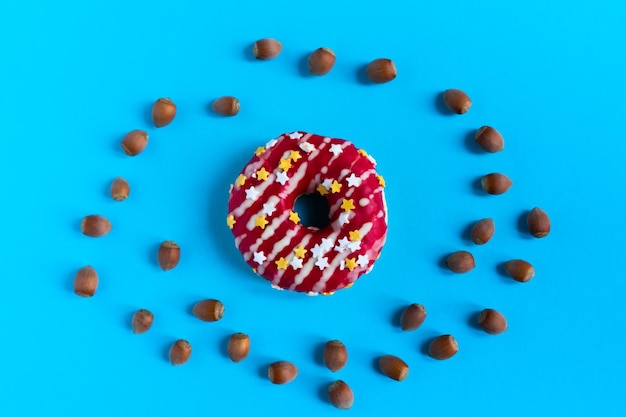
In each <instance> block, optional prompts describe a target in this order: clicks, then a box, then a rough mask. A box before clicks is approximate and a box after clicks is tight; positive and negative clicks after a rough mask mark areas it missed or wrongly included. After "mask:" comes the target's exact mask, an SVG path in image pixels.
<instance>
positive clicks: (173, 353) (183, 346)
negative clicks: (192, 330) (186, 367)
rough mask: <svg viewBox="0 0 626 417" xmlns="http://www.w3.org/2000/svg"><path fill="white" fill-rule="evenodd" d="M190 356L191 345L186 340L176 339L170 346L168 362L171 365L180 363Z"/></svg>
mask: <svg viewBox="0 0 626 417" xmlns="http://www.w3.org/2000/svg"><path fill="white" fill-rule="evenodd" d="M190 356H191V345H190V344H189V342H188V341H186V340H182V339H180V340H177V341H176V342H174V344H173V345H172V347H171V348H170V362H171V363H172V365H182V364H184V363H185V362H187V361H188V360H189V357H190Z"/></svg>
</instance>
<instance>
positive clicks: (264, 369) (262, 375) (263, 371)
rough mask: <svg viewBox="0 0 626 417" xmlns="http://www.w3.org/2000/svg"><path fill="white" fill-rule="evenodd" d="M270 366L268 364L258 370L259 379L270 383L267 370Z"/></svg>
mask: <svg viewBox="0 0 626 417" xmlns="http://www.w3.org/2000/svg"><path fill="white" fill-rule="evenodd" d="M269 366H270V364H269V363H267V364H265V365H261V366H259V367H258V368H257V375H258V377H259V378H261V379H266V380H268V381H269V377H268V376H267V369H268V368H269Z"/></svg>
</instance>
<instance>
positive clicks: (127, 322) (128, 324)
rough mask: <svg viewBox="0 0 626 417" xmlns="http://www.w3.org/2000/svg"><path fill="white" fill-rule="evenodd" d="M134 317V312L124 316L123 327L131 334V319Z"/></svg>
mask: <svg viewBox="0 0 626 417" xmlns="http://www.w3.org/2000/svg"><path fill="white" fill-rule="evenodd" d="M134 316H135V311H131V312H129V313H126V314H125V315H124V323H123V326H124V328H125V329H126V330H129V331H130V332H131V333H132V332H133V317H134Z"/></svg>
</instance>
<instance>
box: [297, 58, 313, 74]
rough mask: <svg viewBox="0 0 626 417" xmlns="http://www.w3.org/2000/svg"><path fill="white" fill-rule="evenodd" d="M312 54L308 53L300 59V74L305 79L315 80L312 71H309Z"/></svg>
mask: <svg viewBox="0 0 626 417" xmlns="http://www.w3.org/2000/svg"><path fill="white" fill-rule="evenodd" d="M310 55H311V54H310V53H308V52H307V53H306V54H304V55H302V56H301V57H300V59H298V72H299V73H300V75H301V76H302V77H304V78H315V76H314V75H313V74H311V71H310V70H309V56H310Z"/></svg>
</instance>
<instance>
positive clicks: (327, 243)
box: [322, 237, 333, 252]
mask: <svg viewBox="0 0 626 417" xmlns="http://www.w3.org/2000/svg"><path fill="white" fill-rule="evenodd" d="M332 248H333V240H332V239H327V238H325V237H323V238H322V250H323V251H324V252H328V251H329V250H331V249H332Z"/></svg>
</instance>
